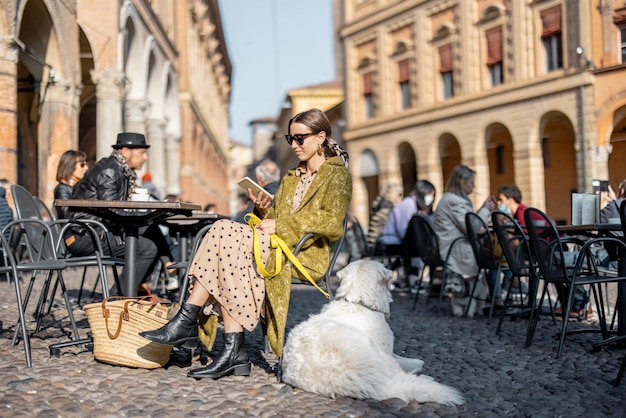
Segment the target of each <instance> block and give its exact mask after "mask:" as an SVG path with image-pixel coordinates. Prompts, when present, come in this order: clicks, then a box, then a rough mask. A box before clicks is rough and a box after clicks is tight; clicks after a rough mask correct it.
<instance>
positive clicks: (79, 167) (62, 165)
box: [54, 149, 89, 219]
mask: <svg viewBox="0 0 626 418" xmlns="http://www.w3.org/2000/svg"><path fill="white" fill-rule="evenodd" d="M88 169H89V165H88V164H87V154H85V153H84V152H83V151H76V150H73V149H70V150H67V151H65V152H64V153H63V154H61V158H59V164H58V166H57V176H56V180H57V181H58V184H57V185H56V187H55V188H54V198H55V199H65V200H67V199H71V198H72V193H74V186H75V185H76V183H78V181H79V180H80V179H82V178H83V176H84V175H85V173H86V172H87V170H88ZM54 208H55V210H56V212H57V218H59V219H69V217H70V212H69V211H68V209H67V207H65V206H55V207H54Z"/></svg>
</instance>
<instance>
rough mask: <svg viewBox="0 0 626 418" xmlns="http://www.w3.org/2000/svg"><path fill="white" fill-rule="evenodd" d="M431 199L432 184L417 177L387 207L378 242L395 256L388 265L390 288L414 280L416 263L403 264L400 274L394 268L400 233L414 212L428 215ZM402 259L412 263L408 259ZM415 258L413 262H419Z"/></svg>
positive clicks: (406, 285) (397, 263)
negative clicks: (408, 189) (410, 187)
mask: <svg viewBox="0 0 626 418" xmlns="http://www.w3.org/2000/svg"><path fill="white" fill-rule="evenodd" d="M434 201H435V186H434V185H433V184H432V183H431V182H429V181H428V180H418V181H417V182H416V183H415V185H414V186H413V191H412V192H411V193H410V194H409V195H408V196H405V197H404V198H403V199H402V200H401V201H400V203H398V204H397V205H395V206H394V207H393V209H391V213H390V214H389V216H388V217H387V221H386V222H385V227H384V228H383V233H382V235H381V236H380V242H381V243H382V244H383V246H384V251H385V254H386V255H389V256H398V258H396V260H395V262H394V264H392V265H391V266H390V269H391V270H394V276H395V278H394V281H393V283H392V286H393V288H392V289H393V290H397V291H405V290H407V289H408V288H409V287H410V286H411V285H412V284H414V283H415V281H416V280H417V271H416V270H417V267H413V266H412V265H411V266H409V265H405V266H404V275H399V274H398V273H397V269H398V268H399V267H400V265H401V264H402V262H401V261H400V259H404V258H405V257H404V243H403V241H404V237H405V235H406V231H407V228H408V227H409V222H410V221H411V218H412V217H413V215H415V214H416V213H420V214H422V215H426V216H429V217H431V216H432V214H433V202H434ZM405 263H409V264H413V261H412V260H411V259H408V260H405ZM419 263H420V262H419V260H416V261H415V264H417V265H419Z"/></svg>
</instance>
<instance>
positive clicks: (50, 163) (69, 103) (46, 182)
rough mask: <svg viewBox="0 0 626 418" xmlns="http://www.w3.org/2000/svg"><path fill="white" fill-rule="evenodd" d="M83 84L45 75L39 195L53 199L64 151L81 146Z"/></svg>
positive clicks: (39, 149)
mask: <svg viewBox="0 0 626 418" xmlns="http://www.w3.org/2000/svg"><path fill="white" fill-rule="evenodd" d="M81 91H82V87H81V86H76V85H72V84H71V83H70V82H69V81H67V80H56V81H51V80H47V79H44V81H43V82H42V83H41V86H40V94H41V99H42V100H43V102H42V103H41V106H40V108H39V111H40V115H39V133H38V142H39V146H38V157H37V160H38V173H39V192H38V194H39V197H41V198H43V199H44V200H46V201H47V200H52V197H53V190H54V187H55V185H56V170H57V165H58V162H59V158H60V157H61V154H63V153H64V152H65V151H67V150H68V149H77V148H78V112H79V107H80V94H81Z"/></svg>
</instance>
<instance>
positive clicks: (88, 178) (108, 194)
mask: <svg viewBox="0 0 626 418" xmlns="http://www.w3.org/2000/svg"><path fill="white" fill-rule="evenodd" d="M128 185H129V179H128V178H127V177H126V176H124V171H123V169H122V165H121V164H120V162H119V161H118V160H117V159H116V158H115V157H113V156H110V157H105V158H102V159H101V160H100V161H98V162H97V163H96V164H95V165H94V166H93V167H91V168H90V169H89V170H88V171H87V172H86V173H85V175H84V177H83V178H82V179H81V180H80V181H79V182H78V183H77V184H76V186H74V193H73V194H72V199H88V200H128ZM117 212H118V213H119V214H120V215H125V214H128V212H126V213H125V212H124V211H123V210H121V209H120V210H119V211H117ZM71 219H96V220H99V221H103V220H102V219H101V218H99V217H97V216H94V215H89V214H87V213H84V212H73V213H72V215H71Z"/></svg>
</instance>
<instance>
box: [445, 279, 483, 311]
mask: <svg viewBox="0 0 626 418" xmlns="http://www.w3.org/2000/svg"><path fill="white" fill-rule="evenodd" d="M476 280H478V283H476V290H474V297H473V298H471V300H470V297H469V295H470V293H471V291H472V287H473V286H474V282H475V281H476ZM443 291H444V292H445V294H446V295H448V296H449V297H450V303H451V305H452V314H453V315H454V316H459V317H460V316H463V315H465V309H466V307H467V304H468V303H469V309H468V311H467V317H468V318H472V317H473V316H474V314H475V313H476V312H481V311H482V309H483V307H484V306H485V300H486V299H487V295H488V294H489V289H488V287H487V284H486V282H485V278H484V276H483V275H482V274H480V275H479V276H478V278H476V277H472V278H469V279H464V278H463V276H459V275H457V274H451V275H448V276H447V277H446V282H445V286H444V288H443Z"/></svg>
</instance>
